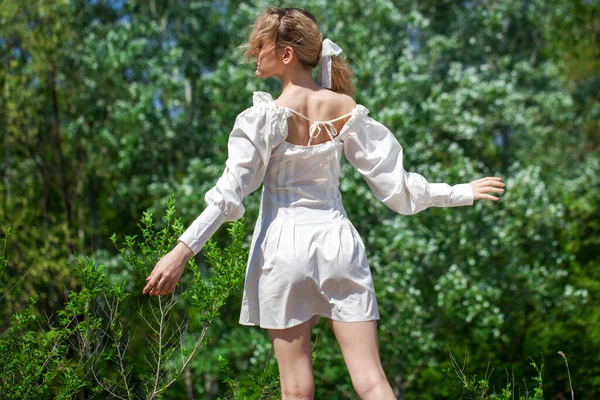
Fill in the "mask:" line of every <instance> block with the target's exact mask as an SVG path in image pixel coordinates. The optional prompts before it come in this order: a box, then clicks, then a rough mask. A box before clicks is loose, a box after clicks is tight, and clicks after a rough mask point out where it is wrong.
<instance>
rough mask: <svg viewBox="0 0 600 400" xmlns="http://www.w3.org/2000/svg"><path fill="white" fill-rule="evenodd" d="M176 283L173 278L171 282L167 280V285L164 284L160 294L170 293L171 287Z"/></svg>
mask: <svg viewBox="0 0 600 400" xmlns="http://www.w3.org/2000/svg"><path fill="white" fill-rule="evenodd" d="M176 284H177V282H175V280H174V279H172V280H171V282H169V284H168V285H165V287H164V289H163V290H162V291H161V293H162V294H168V293H171V292H172V291H173V288H174V287H175V285H176Z"/></svg>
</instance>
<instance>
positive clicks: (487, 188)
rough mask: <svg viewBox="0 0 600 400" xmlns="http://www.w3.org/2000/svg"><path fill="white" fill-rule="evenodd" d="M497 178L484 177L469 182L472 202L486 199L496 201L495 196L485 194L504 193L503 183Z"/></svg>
mask: <svg viewBox="0 0 600 400" xmlns="http://www.w3.org/2000/svg"><path fill="white" fill-rule="evenodd" d="M501 179H502V178H500V177H499V176H486V177H485V178H481V179H477V180H475V181H473V182H471V187H472V188H473V200H480V199H488V200H494V201H497V200H498V198H497V197H496V196H492V195H491V194H487V192H497V193H504V189H503V188H504V186H505V185H504V183H503V182H500V180H501Z"/></svg>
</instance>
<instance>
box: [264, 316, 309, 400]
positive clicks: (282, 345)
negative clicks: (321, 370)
mask: <svg viewBox="0 0 600 400" xmlns="http://www.w3.org/2000/svg"><path fill="white" fill-rule="evenodd" d="M267 331H268V332H269V337H270V338H271V343H272V344H273V349H274V351H275V357H276V359H277V365H278V367H279V375H280V378H281V389H282V392H283V393H296V392H297V393H306V392H310V391H312V390H314V389H313V386H314V378H313V366H312V343H311V333H312V324H311V320H308V321H306V322H304V323H302V324H300V325H296V326H294V327H291V328H287V329H267Z"/></svg>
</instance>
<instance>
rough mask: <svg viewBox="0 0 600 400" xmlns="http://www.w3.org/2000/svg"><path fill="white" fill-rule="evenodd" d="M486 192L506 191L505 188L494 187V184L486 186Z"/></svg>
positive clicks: (484, 189)
mask: <svg viewBox="0 0 600 400" xmlns="http://www.w3.org/2000/svg"><path fill="white" fill-rule="evenodd" d="M483 191H484V192H497V193H502V192H504V189H502V188H497V187H492V186H486V187H484V188H483Z"/></svg>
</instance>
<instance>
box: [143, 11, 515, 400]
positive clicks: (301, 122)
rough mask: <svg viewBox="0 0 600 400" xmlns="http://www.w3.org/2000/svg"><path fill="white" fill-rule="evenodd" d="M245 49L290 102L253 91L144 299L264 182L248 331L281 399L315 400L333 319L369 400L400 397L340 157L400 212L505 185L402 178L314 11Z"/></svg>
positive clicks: (271, 18) (257, 32)
mask: <svg viewBox="0 0 600 400" xmlns="http://www.w3.org/2000/svg"><path fill="white" fill-rule="evenodd" d="M246 46H247V47H249V49H248V51H247V52H246V56H253V57H255V58H256V71H255V75H256V76H257V77H259V78H268V77H272V76H277V77H278V78H279V79H281V81H282V87H283V89H282V93H281V95H280V97H279V98H278V99H277V100H273V99H272V97H271V96H270V95H269V94H268V93H265V92H255V93H254V97H253V106H252V107H250V108H248V109H246V110H244V111H243V112H242V113H240V114H239V115H238V117H237V118H236V121H235V124H234V128H233V130H232V132H231V134H230V137H229V142H228V159H227V162H226V167H225V171H224V172H223V175H222V176H221V177H220V178H219V180H218V181H217V184H216V185H215V186H214V187H213V188H212V189H210V190H209V191H208V192H207V193H206V195H205V201H206V204H207V207H206V208H205V210H204V211H203V212H202V214H201V215H200V216H199V217H198V218H197V219H196V220H195V221H194V222H193V223H192V225H191V226H190V227H189V228H188V229H187V230H186V231H185V232H184V233H183V235H182V236H181V237H180V238H179V239H178V241H179V243H178V244H177V246H176V247H175V249H173V250H172V251H171V252H170V253H168V254H167V255H165V257H163V258H162V259H161V260H160V261H159V262H158V264H157V265H156V267H155V268H154V270H153V271H152V273H151V274H150V276H149V277H148V278H147V281H148V283H147V285H146V287H145V288H144V290H143V293H144V294H145V293H149V294H151V295H160V294H167V293H171V292H172V291H173V289H174V288H175V285H176V284H177V281H178V280H179V277H180V276H181V273H182V271H183V269H184V267H185V264H186V262H187V260H188V259H189V257H191V256H194V255H196V254H198V252H199V251H200V250H201V249H202V247H203V246H204V244H205V243H206V241H207V240H208V239H209V238H210V237H211V236H212V234H213V233H214V232H215V231H216V230H217V229H218V228H219V227H220V226H221V224H222V223H223V222H225V221H234V220H237V219H239V218H240V217H241V216H242V215H243V214H244V211H245V210H244V206H243V204H242V200H243V199H244V197H245V196H247V195H248V194H250V193H252V192H253V191H254V190H256V189H258V187H259V186H260V185H261V183H262V184H263V190H262V198H261V207H260V212H259V216H258V220H257V222H256V226H255V229H254V234H253V238H252V244H251V248H250V256H249V259H248V265H247V270H246V279H245V283H244V294H243V301H242V310H241V314H240V321H239V322H240V324H243V325H258V326H261V327H262V328H264V329H267V330H268V333H269V336H270V338H271V341H272V344H273V347H274V350H275V355H276V358H277V363H278V366H279V372H280V376H281V390H282V395H283V398H284V399H295V398H302V399H304V398H313V396H314V380H313V373H312V357H311V328H312V327H313V326H314V324H316V323H317V322H318V320H319V318H320V317H325V318H327V319H328V321H329V323H330V324H331V327H332V330H333V332H334V335H335V337H336V339H337V340H338V342H339V344H340V347H341V350H342V354H343V357H344V360H345V362H346V365H347V367H348V370H349V373H350V376H351V379H352V383H353V385H354V388H355V390H356V392H357V394H358V395H359V396H360V398H361V399H378V400H381V399H394V398H395V397H394V394H393V392H392V389H391V387H390V385H389V383H388V381H387V379H386V375H385V373H384V371H383V368H382V366H381V362H380V359H379V349H378V342H377V320H378V319H379V312H378V309H377V301H376V298H375V292H374V288H373V281H372V277H371V273H370V270H369V266H368V263H367V259H366V257H365V248H364V244H363V242H362V240H361V238H360V236H359V235H358V232H357V231H356V229H354V226H353V225H352V223H351V222H350V221H349V220H348V218H347V215H346V211H345V210H344V207H343V204H342V201H341V194H340V191H339V174H340V156H341V153H342V151H343V152H344V155H345V156H346V159H347V160H348V161H349V162H350V163H351V164H352V165H353V166H354V167H355V168H356V169H357V170H358V171H359V172H360V173H361V175H362V176H363V178H364V180H365V181H366V182H367V184H368V185H369V187H370V189H371V190H372V191H373V193H374V195H375V196H376V197H377V198H378V199H379V200H380V201H382V202H383V203H384V204H385V205H386V206H388V207H389V208H391V209H392V210H394V211H396V212H398V213H400V214H406V215H410V214H415V213H417V212H420V211H422V210H425V209H426V208H428V207H434V206H435V207H454V206H465V205H472V204H473V201H474V200H479V199H489V200H498V198H497V197H495V196H492V195H490V194H487V193H486V192H503V191H504V189H502V187H503V186H504V183H502V182H501V181H500V178H498V177H486V178H482V179H478V180H475V181H473V182H471V183H464V184H458V185H454V186H450V185H447V184H445V183H429V182H427V180H426V179H425V178H424V177H422V176H421V175H419V174H417V173H409V172H406V171H405V170H404V168H403V162H402V161H403V156H402V155H403V153H402V146H401V145H400V144H399V143H398V141H397V140H396V138H395V136H394V135H393V134H392V132H390V130H389V129H387V128H386V127H385V126H384V125H382V124H381V123H379V122H377V121H376V120H374V119H373V118H371V117H369V116H368V112H369V110H368V109H367V108H366V107H364V106H362V105H360V104H356V103H355V101H354V100H353V97H352V95H353V91H354V87H353V85H352V83H351V81H350V78H351V73H350V69H349V67H348V64H347V63H346V62H345V60H344V59H343V58H342V57H341V56H340V54H341V52H342V50H341V48H339V46H337V45H336V44H335V43H333V42H332V41H330V40H329V39H325V40H324V41H322V36H321V32H320V31H319V26H318V24H317V21H316V19H315V17H314V16H313V15H312V14H310V13H308V12H307V11H305V10H302V9H299V8H277V7H269V8H267V9H266V10H265V11H264V12H263V13H262V14H261V15H260V16H259V17H258V18H257V20H256V22H255V24H254V26H253V30H252V32H251V34H250V38H249V41H248V44H247V45H246ZM317 65H318V66H319V70H318V74H317V75H318V78H317V82H315V80H313V78H312V76H311V71H312V69H313V68H314V67H316V66H317Z"/></svg>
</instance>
